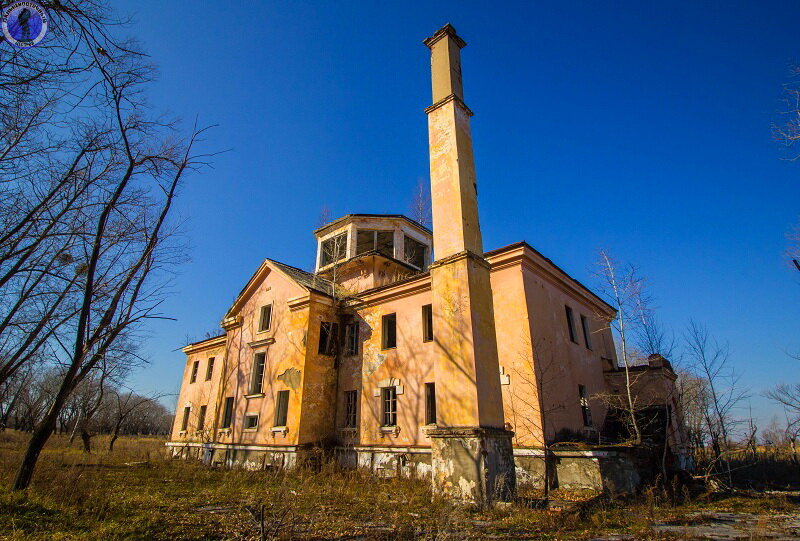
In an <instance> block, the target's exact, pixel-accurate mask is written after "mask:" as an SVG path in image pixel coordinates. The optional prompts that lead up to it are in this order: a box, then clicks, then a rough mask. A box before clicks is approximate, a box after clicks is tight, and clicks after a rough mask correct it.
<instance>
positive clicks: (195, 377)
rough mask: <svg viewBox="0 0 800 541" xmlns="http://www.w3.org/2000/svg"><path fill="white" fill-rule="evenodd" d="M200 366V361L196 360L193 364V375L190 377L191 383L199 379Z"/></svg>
mask: <svg viewBox="0 0 800 541" xmlns="http://www.w3.org/2000/svg"><path fill="white" fill-rule="evenodd" d="M198 368H200V361H195V362H194V364H193V365H192V377H191V379H189V383H194V382H195V381H197V369H198Z"/></svg>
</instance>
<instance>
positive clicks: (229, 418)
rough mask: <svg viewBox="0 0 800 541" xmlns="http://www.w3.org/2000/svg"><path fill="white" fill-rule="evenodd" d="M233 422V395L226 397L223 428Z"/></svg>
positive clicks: (228, 426)
mask: <svg viewBox="0 0 800 541" xmlns="http://www.w3.org/2000/svg"><path fill="white" fill-rule="evenodd" d="M232 422H233V397H232V396H228V397H226V398H225V408H224V409H223V410H222V428H230V427H231V424H232Z"/></svg>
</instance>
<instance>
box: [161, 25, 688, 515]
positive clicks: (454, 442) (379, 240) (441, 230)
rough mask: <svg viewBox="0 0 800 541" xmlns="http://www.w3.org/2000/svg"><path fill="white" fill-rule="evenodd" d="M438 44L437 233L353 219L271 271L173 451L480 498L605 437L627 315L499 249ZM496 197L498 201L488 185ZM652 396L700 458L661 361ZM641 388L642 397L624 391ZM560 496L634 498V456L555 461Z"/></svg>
mask: <svg viewBox="0 0 800 541" xmlns="http://www.w3.org/2000/svg"><path fill="white" fill-rule="evenodd" d="M425 44H426V45H427V46H428V47H429V48H430V49H431V70H432V86H433V105H431V106H430V107H429V108H428V109H426V113H427V115H428V123H429V141H430V173H431V192H432V193H431V204H432V213H433V230H432V231H431V230H429V229H428V228H426V227H424V226H423V225H420V224H419V223H417V222H415V221H413V220H411V219H409V218H407V217H405V216H402V215H378V214H349V215H347V216H344V217H342V218H339V219H337V220H335V221H333V222H331V223H328V224H327V225H325V226H324V227H321V228H319V229H317V230H316V231H314V236H315V237H316V242H317V260H316V269H315V272H306V271H303V270H300V269H298V268H296V267H293V266H290V265H287V264H285V263H281V262H278V261H275V260H272V259H265V260H264V262H263V263H262V264H261V266H260V267H259V268H258V269H257V270H256V271H255V273H254V274H253V276H252V278H251V279H250V281H249V282H248V283H247V284H246V285H245V286H244V288H243V289H242V290H241V292H240V293H239V295H238V297H237V298H236V300H235V302H234V303H233V305H232V306H231V307H230V309H229V310H228V312H227V313H226V314H225V315H224V317H223V319H222V328H223V329H224V331H225V334H223V335H221V336H217V337H215V338H210V339H207V340H203V341H200V342H196V343H193V344H189V345H187V346H186V347H185V348H184V349H183V351H184V352H185V353H186V367H185V371H184V376H183V382H182V386H181V391H180V396H179V399H178V405H177V411H176V415H175V424H174V428H173V432H172V436H171V440H170V442H169V443H168V444H167V445H168V446H169V447H170V448H171V449H172V452H173V453H174V454H175V455H176V456H178V455H189V456H195V457H197V458H202V459H203V460H205V461H207V462H208V463H212V464H227V465H232V464H241V465H244V466H247V467H252V468H265V467H291V466H293V465H295V464H298V463H299V462H301V461H303V460H305V459H307V458H308V457H309V456H311V455H312V454H313V453H314V452H315V450H316V449H318V448H320V447H324V448H326V449H334V450H335V451H336V453H335V454H336V456H337V457H338V458H339V460H341V461H342V462H343V463H344V464H347V465H349V466H353V467H363V468H369V469H371V470H373V471H374V472H375V473H376V474H378V475H398V474H406V475H426V476H431V477H432V479H433V484H434V488H435V489H436V490H439V491H442V492H444V493H447V494H452V495H455V496H458V497H461V498H463V499H467V500H476V499H480V498H483V497H488V496H487V495H488V493H489V492H490V491H499V492H500V493H508V492H510V491H513V490H514V483H515V478H516V479H517V480H518V481H519V482H524V481H530V482H541V480H542V476H543V472H544V461H543V457H544V450H543V447H544V443H545V442H556V441H583V442H592V443H594V444H602V443H604V432H603V431H604V426H606V425H607V424H608V423H607V417H610V416H608V415H607V413H608V407H607V404H608V403H609V401H608V400H607V397H608V396H609V395H614V394H615V393H619V392H621V385H623V384H624V379H623V380H621V379H620V374H621V373H623V374H624V371H621V369H620V367H619V366H618V365H617V360H616V359H617V357H616V353H615V345H614V338H613V336H612V333H611V331H610V329H609V325H608V321H609V320H610V319H611V318H613V317H614V314H615V312H614V309H613V308H612V307H611V306H609V305H608V304H607V303H606V302H604V301H603V300H602V299H601V298H599V297H598V296H597V295H595V294H594V293H592V291H590V290H589V289H588V288H587V287H585V286H584V285H583V284H581V283H580V282H578V281H577V280H575V279H574V278H572V277H570V276H569V275H568V274H567V273H565V272H564V271H563V270H562V269H560V268H559V267H558V266H557V265H556V264H554V263H553V262H552V261H550V260H549V259H547V258H546V257H545V256H543V255H542V254H540V253H539V252H538V251H536V250H535V249H534V248H533V247H532V246H531V245H529V244H528V243H526V242H518V243H515V244H512V245H509V246H504V247H502V248H497V249H493V250H490V251H484V249H483V245H482V240H481V232H480V227H479V223H478V212H477V185H476V181H475V170H474V164H473V156H472V146H471V145H472V143H471V136H470V131H469V118H470V116H471V115H472V113H471V111H470V110H469V108H468V107H467V106H466V104H465V103H464V100H463V90H462V82H461V65H460V54H461V53H460V50H461V48H462V47H464V45H465V43H464V42H463V41H462V40H461V38H459V37H458V35H457V34H456V32H455V29H453V27H452V26H450V25H446V26H445V27H443V28H442V29H440V30H439V31H437V32H436V33H435V34H434V35H433V36H432V37H431V38H428V39H427V40H425ZM488 189H491V188H488ZM639 372H646V373H647V382H646V384H643V385H642V386H640V387H641V388H640V389H638V390H637V392H641V393H643V394H647V395H648V400H650V401H651V406H652V407H655V408H657V409H658V408H660V409H661V410H663V411H666V412H667V415H666V420H665V423H666V429H665V427H664V426H662V427H661V428H660V430H661V431H662V432H663V433H665V434H666V437H667V440H668V445H669V447H670V449H671V451H672V452H673V453H675V454H676V455H679V454H681V452H682V449H683V446H684V438H683V431H682V429H681V422H680V418H679V417H680V416H679V410H678V407H677V404H676V402H675V398H674V396H673V393H672V388H673V387H672V386H673V384H674V379H675V377H674V372H672V370H671V368H670V367H669V363H668V362H666V361H665V360H663V359H654V360H652V362H651V364H650V365H648V366H642V367H638V368H637V373H639ZM622 390H623V392H624V388H622ZM552 457H553V460H554V461H555V462H556V465H555V468H554V472H555V473H554V476H553V478H554V482H555V483H558V484H559V485H561V486H566V487H569V486H591V487H600V486H603V485H608V484H609V483H610V484H613V485H615V488H616V489H618V490H626V489H630V488H632V487H634V486H635V485H636V483H637V481H638V478H637V475H638V474H637V472H636V469H635V467H633V466H632V465H631V460H630V459H629V457H627V456H626V455H625V453H624V452H622V451H620V450H615V449H614V448H608V447H606V448H604V447H602V446H600V445H594V446H591V445H583V446H579V445H578V446H575V447H574V448H554V450H553V451H552Z"/></svg>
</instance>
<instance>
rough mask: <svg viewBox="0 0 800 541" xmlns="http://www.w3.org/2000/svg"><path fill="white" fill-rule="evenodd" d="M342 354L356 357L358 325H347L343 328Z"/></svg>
mask: <svg viewBox="0 0 800 541" xmlns="http://www.w3.org/2000/svg"><path fill="white" fill-rule="evenodd" d="M344 354H345V355H358V323H349V324H347V325H346V326H345V328H344Z"/></svg>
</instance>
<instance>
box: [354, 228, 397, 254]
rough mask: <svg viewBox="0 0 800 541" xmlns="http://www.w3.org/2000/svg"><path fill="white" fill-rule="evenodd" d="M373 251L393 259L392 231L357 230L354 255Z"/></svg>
mask: <svg viewBox="0 0 800 541" xmlns="http://www.w3.org/2000/svg"><path fill="white" fill-rule="evenodd" d="M373 250H376V251H378V252H379V253H381V254H383V255H385V256H388V257H394V231H374V230H371V229H359V230H358V233H356V255H359V254H363V253H365V252H371V251H373Z"/></svg>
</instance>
